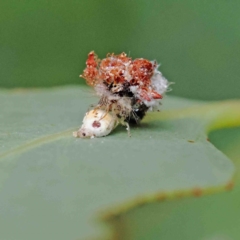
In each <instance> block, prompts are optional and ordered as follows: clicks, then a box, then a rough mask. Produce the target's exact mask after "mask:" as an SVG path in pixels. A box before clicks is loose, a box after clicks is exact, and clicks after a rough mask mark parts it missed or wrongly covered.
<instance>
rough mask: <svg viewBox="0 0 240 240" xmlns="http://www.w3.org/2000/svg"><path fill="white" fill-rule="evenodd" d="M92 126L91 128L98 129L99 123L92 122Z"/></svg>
mask: <svg viewBox="0 0 240 240" xmlns="http://www.w3.org/2000/svg"><path fill="white" fill-rule="evenodd" d="M92 126H93V127H94V128H99V127H101V123H100V122H99V121H94V122H93V123H92Z"/></svg>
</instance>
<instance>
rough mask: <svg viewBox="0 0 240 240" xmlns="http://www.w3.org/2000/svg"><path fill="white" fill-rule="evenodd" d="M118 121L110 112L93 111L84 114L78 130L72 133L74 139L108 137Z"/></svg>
mask: <svg viewBox="0 0 240 240" xmlns="http://www.w3.org/2000/svg"><path fill="white" fill-rule="evenodd" d="M118 123H119V122H118V119H117V118H116V117H115V115H114V114H112V113H111V112H106V111H105V110H102V109H94V110H91V111H89V112H87V113H86V115H85V117H84V119H83V124H82V126H81V127H80V129H79V130H78V131H76V132H73V136H74V137H80V138H94V137H104V136H106V135H108V134H109V133H110V132H111V131H112V130H113V129H114V128H115V127H116V126H117V125H118Z"/></svg>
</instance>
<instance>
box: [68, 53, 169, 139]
mask: <svg viewBox="0 0 240 240" xmlns="http://www.w3.org/2000/svg"><path fill="white" fill-rule="evenodd" d="M86 65H87V67H86V68H85V70H84V72H83V74H82V75H80V77H82V78H84V79H85V80H86V82H87V84H88V85H90V86H92V87H93V88H94V89H95V91H96V93H97V95H98V96H99V97H100V100H99V102H98V104H97V105H96V107H95V108H94V109H93V110H91V111H89V112H87V113H86V116H85V117H84V119H83V124H82V126H81V128H80V129H79V130H78V131H77V132H74V133H73V136H74V137H81V138H86V137H88V138H89V137H103V136H106V135H108V134H109V133H110V132H111V131H112V130H113V129H114V128H115V127H116V126H117V125H118V124H119V123H120V124H122V125H125V126H126V129H127V131H128V135H129V136H130V127H129V124H131V123H139V122H140V121H141V120H142V118H143V117H144V116H145V114H146V112H147V111H154V110H158V108H159V105H160V101H161V99H162V98H163V94H164V93H165V92H166V91H167V90H168V87H169V85H170V83H169V82H168V81H167V80H166V79H165V78H164V77H163V76H162V73H161V72H160V71H159V70H158V67H159V65H158V64H157V62H156V61H149V60H147V59H143V58H137V59H134V60H132V59H131V58H130V57H127V55H126V54H125V53H121V54H119V55H114V54H108V55H107V57H106V58H104V59H102V60H99V59H98V58H97V55H96V54H95V53H94V52H93V51H92V52H90V53H89V54H88V59H87V61H86Z"/></svg>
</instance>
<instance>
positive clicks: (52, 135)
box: [0, 86, 240, 240]
mask: <svg viewBox="0 0 240 240" xmlns="http://www.w3.org/2000/svg"><path fill="white" fill-rule="evenodd" d="M96 102H97V99H96V98H95V97H92V96H91V95H90V94H89V93H88V91H87V89H84V88H79V87H74V86H73V87H63V88H56V89H45V90H18V91H16V90H15V91H14V90H12V91H6V90H2V91H0V109H1V116H0V122H1V125H0V134H1V138H0V190H1V198H0V209H1V210H0V211H1V214H0V216H1V218H0V236H1V239H24V240H27V239H35V240H38V239H39V240H40V239H41V240H42V239H44V240H46V239H58V240H61V239H78V238H79V239H85V238H87V237H104V239H106V238H107V237H109V238H111V237H112V236H111V234H112V231H111V228H109V227H108V225H105V224H104V223H102V224H101V223H98V222H97V221H95V220H94V219H97V218H98V217H99V213H100V216H101V217H104V219H107V220H108V222H110V223H113V224H115V225H114V227H113V232H115V233H114V234H115V237H116V236H117V235H118V237H119V239H123V238H122V237H123V236H124V232H123V231H120V230H119V229H121V228H123V225H124V224H125V222H124V224H123V225H122V223H123V221H122V217H123V216H124V215H125V213H126V214H128V213H130V212H132V211H136V210H137V209H139V207H140V206H142V205H146V206H148V205H149V206H151V207H152V206H154V205H157V206H160V205H161V206H163V205H162V203H161V204H158V201H161V200H162V199H174V198H177V197H179V196H191V195H201V194H205V193H206V194H207V193H213V192H216V191H220V190H224V189H225V188H226V187H229V183H230V182H231V180H232V177H233V174H234V171H235V170H234V166H233V164H232V162H231V161H230V160H229V159H228V158H227V157H226V156H225V155H224V154H223V153H222V152H220V151H219V150H217V149H216V148H215V147H214V146H213V145H212V144H211V143H210V142H209V141H208V139H207V132H208V131H210V130H212V129H218V128H223V127H231V126H237V125H240V113H239V111H238V109H239V107H240V103H239V101H228V102H219V103H206V102H197V101H189V100H186V99H181V98H176V97H166V98H165V100H164V104H163V109H164V110H163V111H162V112H160V113H159V112H157V113H149V114H148V115H147V117H146V118H145V119H144V121H143V122H142V124H141V125H139V126H137V127H132V129H131V132H132V137H131V138H129V137H128V136H127V133H126V130H125V128H124V127H119V128H118V129H116V130H115V131H114V132H113V133H112V134H111V135H109V136H107V137H105V138H96V139H91V140H90V139H75V138H73V137H72V131H74V130H76V129H77V128H78V127H79V126H80V125H81V121H82V118H83V116H84V113H85V112H86V110H87V108H88V107H89V106H90V104H92V103H96ZM166 204H168V201H167V202H166ZM134 209H135V210H134ZM155 209H157V208H153V211H154V212H156V211H155ZM164 209H165V208H164ZM124 226H125V225H124ZM126 226H128V225H126ZM124 229H125V228H124ZM131 229H134V226H131ZM124 231H125V230H124ZM125 236H126V239H127V237H128V235H127V231H126V235H125ZM142 239H144V238H142Z"/></svg>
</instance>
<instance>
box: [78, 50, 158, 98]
mask: <svg viewBox="0 0 240 240" xmlns="http://www.w3.org/2000/svg"><path fill="white" fill-rule="evenodd" d="M86 65H87V67H86V68H85V70H84V72H83V74H82V75H80V76H81V77H83V78H84V79H86V82H87V84H88V85H90V86H96V85H97V84H99V83H104V84H105V85H107V86H119V85H123V84H125V85H126V84H127V85H128V86H139V94H140V96H141V97H142V98H143V99H145V100H146V101H151V99H152V98H153V99H161V98H162V96H161V94H159V93H158V92H156V91H154V90H153V89H152V88H151V77H152V76H153V74H154V70H155V68H157V64H156V62H150V61H149V60H146V59H143V58H138V59H135V60H132V59H131V58H129V57H127V55H126V54H125V53H121V54H119V55H114V54H108V55H107V57H106V58H105V59H103V60H99V59H98V57H97V55H96V54H95V53H94V52H93V51H92V52H90V53H89V54H88V59H87V61H86ZM118 89H119V91H120V90H122V88H121V87H119V88H118Z"/></svg>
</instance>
